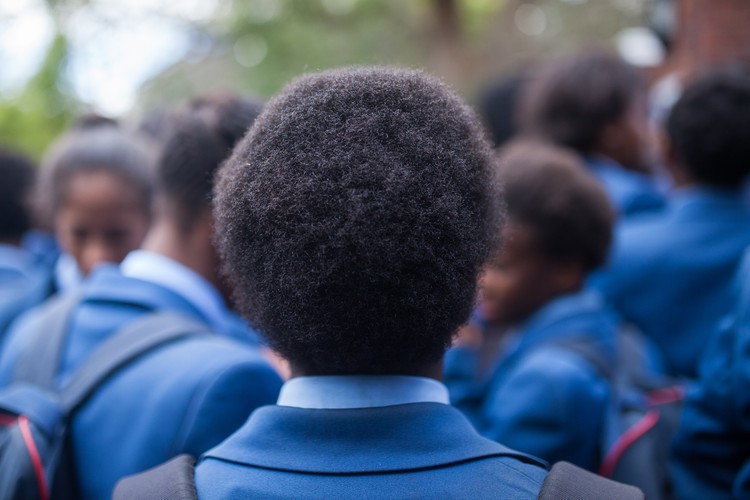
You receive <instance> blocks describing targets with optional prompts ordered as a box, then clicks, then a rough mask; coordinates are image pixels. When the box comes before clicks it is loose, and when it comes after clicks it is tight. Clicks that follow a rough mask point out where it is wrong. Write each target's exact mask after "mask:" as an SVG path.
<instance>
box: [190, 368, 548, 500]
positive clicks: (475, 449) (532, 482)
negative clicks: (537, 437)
mask: <svg viewBox="0 0 750 500" xmlns="http://www.w3.org/2000/svg"><path fill="white" fill-rule="evenodd" d="M546 474H547V471H546V466H545V464H544V463H543V462H541V461H540V460H538V459H535V458H533V457H530V456H528V455H525V454H522V453H518V452H514V451H512V450H509V449H508V448H506V447H504V446H502V445H500V444H497V443H494V442H492V441H489V440H487V439H484V438H482V437H480V436H479V435H478V434H477V433H476V431H475V430H474V429H473V428H472V427H471V425H470V424H469V422H468V421H467V420H466V419H465V418H464V417H463V416H462V415H461V414H460V412H458V411H457V410H455V409H454V408H451V407H450V406H449V405H448V394H447V390H446V389H445V387H444V386H443V385H442V384H440V383H439V382H436V381H434V380H430V379H425V378H421V377H395V376H328V377H300V378H295V379H292V380H291V381H289V382H287V383H286V384H285V385H284V387H283V389H282V391H281V394H280V396H279V400H278V404H277V405H276V406H269V407H265V408H261V409H259V410H256V411H255V412H254V413H253V415H252V416H251V417H250V419H249V420H248V421H247V423H246V424H245V425H244V426H243V427H242V428H241V429H240V430H238V431H237V432H236V433H235V434H233V435H232V436H231V437H230V438H228V439H227V440H226V441H224V442H223V443H221V444H220V445H219V446H217V447H215V448H213V449H212V450H210V451H208V452H207V453H206V454H205V455H204V456H203V457H202V459H201V461H200V462H199V464H198V466H197V467H196V469H195V483H196V487H197V491H198V497H199V498H201V499H202V500H212V499H229V498H507V499H531V498H536V497H537V494H538V493H539V490H540V488H541V484H542V482H543V481H544V478H545V477H546Z"/></svg>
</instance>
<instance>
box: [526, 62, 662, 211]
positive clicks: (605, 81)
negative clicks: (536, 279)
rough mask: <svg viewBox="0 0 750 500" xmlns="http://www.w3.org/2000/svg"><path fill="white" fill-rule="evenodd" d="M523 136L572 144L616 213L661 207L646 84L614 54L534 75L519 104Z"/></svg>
mask: <svg viewBox="0 0 750 500" xmlns="http://www.w3.org/2000/svg"><path fill="white" fill-rule="evenodd" d="M520 113H521V115H520V120H521V124H522V128H523V131H524V132H525V133H526V134H529V135H532V136H536V137H538V138H541V139H543V140H546V141H549V142H552V143H555V144H559V145H561V146H565V147H567V148H570V149H573V150H574V151H575V152H577V153H578V154H579V155H581V157H582V158H583V160H584V162H585V163H586V166H587V167H588V169H589V171H591V173H592V174H594V176H595V177H596V178H597V179H598V180H599V182H601V184H602V186H604V189H605V191H606V192H607V194H608V196H609V199H610V202H611V203H612V205H613V206H614V207H615V210H616V211H617V212H618V214H619V215H621V216H623V217H629V216H632V215H636V214H641V213H645V212H652V211H656V210H659V209H661V208H662V207H663V205H664V200H663V197H662V195H661V193H660V191H659V189H657V187H656V184H655V182H654V179H653V178H652V177H651V176H650V175H649V172H650V169H651V165H650V164H651V162H652V156H653V153H652V148H651V142H652V140H651V137H650V130H651V127H650V124H649V121H648V110H647V96H646V85H645V82H644V81H643V78H642V77H641V75H640V73H639V72H638V70H637V69H636V68H635V67H633V66H630V65H629V64H627V63H626V62H625V61H623V60H622V59H620V58H619V57H618V56H616V55H614V54H610V53H608V52H601V51H588V52H582V53H579V54H576V55H574V56H570V57H567V58H563V59H561V60H559V61H556V62H553V63H552V64H550V65H549V66H548V67H546V68H542V69H541V70H539V71H537V72H535V73H534V76H533V77H532V79H531V81H530V82H529V84H528V86H527V90H526V92H525V94H524V97H523V102H522V104H521V112H520Z"/></svg>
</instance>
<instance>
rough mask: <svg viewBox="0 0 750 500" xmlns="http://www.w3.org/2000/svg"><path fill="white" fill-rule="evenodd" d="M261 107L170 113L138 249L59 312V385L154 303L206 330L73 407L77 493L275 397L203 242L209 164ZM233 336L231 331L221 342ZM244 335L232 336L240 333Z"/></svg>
mask: <svg viewBox="0 0 750 500" xmlns="http://www.w3.org/2000/svg"><path fill="white" fill-rule="evenodd" d="M258 109H259V106H256V105H254V104H251V103H247V102H245V101H243V100H240V99H237V98H233V97H230V96H227V97H221V98H215V99H210V100H200V101H197V102H196V103H193V105H191V106H190V107H189V108H188V109H186V110H183V112H182V114H181V115H180V116H178V118H177V119H176V125H175V132H174V135H172V136H171V138H170V140H169V141H168V143H167V145H166V147H165V149H164V151H163V154H162V157H161V159H160V161H159V163H158V167H157V171H156V181H157V193H158V202H159V203H158V209H157V212H156V219H155V221H154V224H153V226H152V227H151V230H150V231H149V233H148V235H147V237H146V239H145V241H144V243H143V245H142V247H141V250H137V251H134V252H131V253H130V254H128V256H127V257H126V258H125V260H124V261H123V262H122V265H121V266H120V267H119V269H118V267H116V266H112V265H110V266H100V267H99V268H97V269H96V270H94V271H93V272H92V274H91V276H90V277H89V279H88V280H87V281H86V282H85V283H84V285H83V287H82V289H81V291H80V293H81V299H80V303H79V304H78V305H77V306H76V308H75V309H74V311H73V313H72V314H71V315H70V317H69V318H60V319H59V321H68V322H69V324H70V327H69V330H68V338H67V343H66V344H65V346H64V350H63V352H62V358H61V360H60V366H59V369H58V375H57V381H58V383H60V384H64V383H65V382H66V381H67V380H69V379H70V377H71V375H72V374H73V373H74V372H75V370H76V368H78V367H79V366H81V365H82V364H83V363H84V362H85V361H86V360H87V358H88V357H89V356H90V355H91V353H92V352H94V350H95V348H97V347H99V346H101V345H102V344H103V343H104V342H105V341H106V340H108V339H110V338H112V337H114V336H115V335H116V334H117V333H118V332H120V331H122V329H123V328H124V327H125V326H128V325H132V324H134V323H135V322H136V321H137V320H139V319H141V318H144V317H145V316H146V315H148V314H150V313H152V312H163V311H170V312H173V313H177V314H180V315H182V316H183V317H186V318H191V319H193V320H194V321H197V322H198V323H199V324H201V325H205V326H206V327H207V328H208V329H210V330H211V331H213V332H215V334H216V335H210V336H207V337H201V338H188V339H183V340H181V341H178V342H174V343H172V344H170V345H167V346H164V347H161V348H160V349H158V350H156V351H154V352H152V353H150V354H149V355H147V356H144V357H141V358H138V359H137V360H136V361H134V362H133V363H131V364H129V365H127V366H126V367H125V368H124V369H122V370H121V371H119V372H117V373H116V374H115V375H113V376H112V377H111V378H109V379H108V380H107V381H106V382H105V383H104V385H102V386H101V387H100V388H99V389H98V390H97V391H96V392H95V394H94V395H93V397H91V399H89V400H88V401H87V402H86V404H85V405H84V406H83V407H82V408H81V409H80V410H79V411H78V412H77V413H75V414H74V416H73V423H72V431H71V432H72V446H71V449H72V452H73V459H74V460H73V461H74V465H75V479H76V482H77V485H78V487H79V489H80V498H83V499H93V498H109V497H110V495H111V493H112V489H113V487H114V485H115V483H116V482H117V480H118V479H120V478H121V477H123V476H125V475H127V474H132V473H135V472H139V471H141V470H144V469H147V468H149V467H152V466H154V465H156V464H158V463H160V462H162V461H164V460H167V459H169V458H171V457H172V456H174V455H177V454H179V453H191V454H195V455H200V454H201V453H203V452H204V451H206V450H208V449H209V448H211V447H213V446H215V445H216V444H218V443H219V442H221V441H222V440H223V439H224V438H226V437H227V436H228V435H230V434H231V433H232V432H234V431H235V430H236V429H237V428H238V427H239V426H240V425H241V424H242V423H243V422H244V421H245V420H246V419H247V416H248V415H249V414H250V413H251V412H252V411H253V410H254V409H255V408H257V407H258V406H261V405H264V404H268V403H272V402H273V401H275V398H276V395H277V393H278V390H279V387H280V385H281V380H280V379H279V377H278V375H277V374H276V372H275V371H274V370H273V369H272V368H271V366H270V365H269V364H268V363H267V362H266V360H265V359H264V357H263V356H262V354H261V351H260V350H259V348H258V347H257V346H256V345H254V344H255V343H257V339H253V338H252V336H251V332H250V331H249V330H248V329H247V327H246V326H245V325H244V323H242V322H241V321H240V320H239V318H238V317H237V316H236V315H235V314H234V313H232V312H231V311H230V310H229V308H228V307H227V305H226V303H225V299H224V296H223V295H222V292H225V291H226V288H225V287H224V286H223V282H222V279H221V278H220V276H219V267H218V257H217V253H216V250H215V249H214V246H213V243H212V237H213V227H214V218H213V201H212V197H211V190H212V186H213V178H214V172H215V171H216V170H217V168H218V166H219V165H220V164H221V163H222V161H223V160H224V159H225V158H226V157H227V156H228V154H229V153H230V152H231V149H232V146H233V145H234V143H235V142H236V141H237V140H239V138H241V137H242V136H243V134H244V133H245V132H246V131H247V129H248V128H249V126H250V125H251V123H252V121H253V120H254V119H255V117H256V115H257V113H258ZM53 305H54V302H52V303H50V304H48V305H47V306H46V307H47V309H46V310H45V309H42V310H41V311H40V312H39V313H38V314H37V315H35V318H32V321H29V322H27V323H26V324H18V325H17V327H16V328H14V330H13V331H12V332H11V335H12V336H11V338H10V339H9V340H10V342H9V343H8V345H7V348H6V350H5V352H3V356H2V358H1V359H0V384H2V385H6V384H8V383H9V382H10V381H11V379H12V376H13V371H14V368H15V365H16V362H17V360H18V359H19V357H20V356H21V355H22V353H23V352H24V346H25V343H26V342H27V339H28V338H29V335H30V334H31V333H32V332H35V331H36V330H35V329H36V328H38V326H37V325H36V324H35V323H34V321H33V320H34V319H37V318H38V319H39V320H42V319H43V318H45V315H47V314H50V310H49V308H50V307H52V306H53ZM230 338H231V340H230ZM238 339H242V341H241V342H240V341H238Z"/></svg>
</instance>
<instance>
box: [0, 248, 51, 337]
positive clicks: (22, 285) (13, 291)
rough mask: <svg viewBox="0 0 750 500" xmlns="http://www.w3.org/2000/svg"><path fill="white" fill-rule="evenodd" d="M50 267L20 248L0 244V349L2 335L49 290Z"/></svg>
mask: <svg viewBox="0 0 750 500" xmlns="http://www.w3.org/2000/svg"><path fill="white" fill-rule="evenodd" d="M52 282H53V280H52V272H51V267H50V266H48V265H46V264H45V262H44V261H43V260H41V259H40V258H38V257H37V256H36V255H34V254H32V253H31V252H29V251H27V250H25V249H24V248H20V247H15V246H11V245H3V244H0V348H1V347H2V343H3V340H4V337H5V332H6V330H7V329H8V327H9V326H10V325H11V323H12V322H13V321H14V320H15V319H16V318H17V317H18V316H19V315H21V314H22V313H23V312H24V311H26V310H28V309H30V308H32V307H34V306H36V305H37V304H39V303H41V302H42V301H43V300H44V299H46V298H47V297H48V296H49V294H50V293H51V291H52V288H53V284H52Z"/></svg>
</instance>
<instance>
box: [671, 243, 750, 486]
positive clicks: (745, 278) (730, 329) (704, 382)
mask: <svg viewBox="0 0 750 500" xmlns="http://www.w3.org/2000/svg"><path fill="white" fill-rule="evenodd" d="M738 277H739V278H740V287H741V288H740V294H739V300H738V302H737V307H736V309H735V311H734V313H733V315H732V316H731V317H730V318H728V319H727V320H726V321H724V322H723V324H722V326H721V328H720V329H719V330H718V332H717V334H716V335H715V338H714V339H712V341H711V343H710V346H709V348H707V349H706V353H705V355H704V357H703V359H702V363H701V365H700V380H699V381H698V382H697V383H696V385H695V386H694V387H693V388H692V389H691V390H690V391H689V392H688V395H687V398H686V401H685V406H684V409H683V414H682V419H681V421H680V428H679V430H678V432H677V436H676V438H675V440H674V450H673V463H672V477H673V480H674V487H675V493H676V498H685V499H691V498H696V499H697V498H711V499H714V498H715V499H723V498H727V499H729V498H748V497H750V391H748V387H750V254H746V256H745V259H744V265H743V266H742V268H741V270H740V272H739V274H738Z"/></svg>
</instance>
